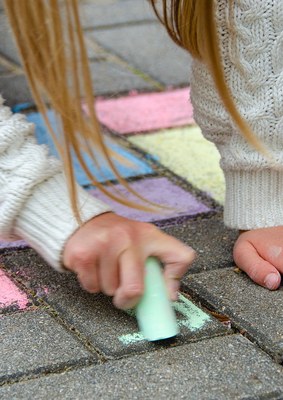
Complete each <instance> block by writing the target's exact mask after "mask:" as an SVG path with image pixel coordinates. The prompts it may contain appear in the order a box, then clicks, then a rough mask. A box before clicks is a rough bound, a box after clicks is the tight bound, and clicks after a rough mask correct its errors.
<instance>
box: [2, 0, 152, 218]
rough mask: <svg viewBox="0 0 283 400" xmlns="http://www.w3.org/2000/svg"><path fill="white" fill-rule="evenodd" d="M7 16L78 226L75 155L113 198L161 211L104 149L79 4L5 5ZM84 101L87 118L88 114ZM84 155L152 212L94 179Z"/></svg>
mask: <svg viewBox="0 0 283 400" xmlns="http://www.w3.org/2000/svg"><path fill="white" fill-rule="evenodd" d="M5 10H6V14H7V16H8V19H9V21H10V25H11V28H12V30H13V34H14V37H15V41H16V44H17V47H18V50H19V53H20V55H21V59H22V62H23V67H24V70H25V74H26V77H27V79H28V82H29V85H30V88H31V91H32V95H33V98H34V100H35V103H36V106H37V108H38V110H39V112H40V113H41V114H42V115H43V118H44V120H45V123H46V125H47V127H48V130H49V132H50V133H51V135H52V137H53V140H54V142H55V145H56V148H57V149H58V152H59V155H60V158H61V159H62V160H63V165H64V171H65V175H66V179H67V184H68V188H69V193H70V199H71V206H72V209H73V212H74V215H75V217H76V219H77V221H78V222H81V218H80V211H79V208H78V202H77V191H76V183H75V178H74V169H73V165H72V158H71V154H72V152H74V154H75V155H76V156H77V158H78V161H79V163H80V165H81V167H82V168H83V170H84V172H85V173H86V175H87V177H88V178H89V180H90V181H91V182H92V183H93V184H94V185H95V186H96V187H98V188H99V189H100V190H101V191H102V192H104V193H105V194H106V195H107V196H109V197H111V198H112V199H114V200H115V201H118V202H119V203H122V204H125V205H127V206H131V207H135V208H138V209H142V210H145V211H156V209H157V208H156V207H157V205H156V204H155V203H152V202H150V201H148V200H146V199H144V198H143V197H142V196H140V195H139V194H138V193H136V192H135V191H134V190H133V189H131V187H130V186H129V184H128V183H127V181H126V180H124V179H123V178H122V177H121V176H120V174H119V172H118V171H117V168H116V167H115V164H114V163H113V158H114V159H115V158H116V159H117V160H119V161H120V162H124V163H127V160H123V159H122V157H121V156H119V155H118V154H116V153H115V152H113V151H112V150H110V149H108V147H107V146H106V144H105V143H104V139H103V135H102V133H101V129H100V125H99V122H98V120H97V116H96V113H95V111H94V95H93V89H92V79H91V73H90V69H89V64H88V58H87V52H86V48H85V44H84V38H83V31H82V27H81V24H80V20H79V10H78V2H77V0H5ZM82 100H83V101H84V104H85V106H86V109H87V114H88V115H87V116H86V115H85V114H84V113H83V112H82ZM47 103H49V105H50V106H51V107H52V109H53V110H54V111H55V113H56V115H57V116H58V125H59V128H60V129H59V135H56V133H55V132H54V129H53V128H52V126H51V124H50V122H49V120H48V117H47V106H46V104H47ZM83 151H85V152H86V153H87V154H88V156H90V158H91V160H92V162H93V163H94V164H95V165H96V166H97V167H98V168H100V167H101V161H102V162H106V163H107V165H108V166H109V167H110V169H111V170H112V172H113V173H114V175H115V176H116V178H117V180H118V181H119V182H120V183H121V184H122V185H123V186H125V187H126V188H127V189H128V191H129V192H131V193H133V194H135V195H136V197H137V198H139V199H142V200H143V201H144V202H147V203H148V204H151V206H146V205H144V204H145V203H144V204H142V205H140V204H137V203H136V202H133V201H129V200H127V199H126V198H125V197H124V196H123V195H121V193H120V192H119V191H118V190H117V189H116V191H115V190H114V192H115V193H111V192H110V191H109V190H107V189H106V187H105V186H103V185H102V184H101V183H99V182H98V180H97V179H96V178H95V176H93V174H92V173H91V171H90V169H89V167H88V166H87V164H86V163H85V161H84V159H83V155H82V154H83ZM101 156H102V157H101ZM99 161H100V162H99ZM128 163H129V162H128ZM132 166H133V165H132ZM112 186H113V188H114V189H115V186H114V185H112Z"/></svg>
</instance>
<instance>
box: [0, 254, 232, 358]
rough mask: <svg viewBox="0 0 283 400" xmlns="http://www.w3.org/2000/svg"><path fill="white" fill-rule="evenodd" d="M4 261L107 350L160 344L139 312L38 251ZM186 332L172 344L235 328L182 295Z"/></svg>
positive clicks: (117, 351)
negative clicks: (89, 287) (89, 288)
mask: <svg viewBox="0 0 283 400" xmlns="http://www.w3.org/2000/svg"><path fill="white" fill-rule="evenodd" d="M1 263H2V264H3V265H5V267H6V268H8V269H10V270H11V271H12V272H13V273H14V274H16V275H17V278H18V279H20V280H21V282H22V283H23V284H24V285H25V286H26V287H28V288H30V289H32V290H33V291H34V292H35V293H36V294H37V296H40V297H41V298H42V299H44V300H45V301H46V302H47V303H48V304H50V305H51V306H52V307H53V308H54V309H55V310H56V312H57V313H58V314H59V315H60V316H61V317H62V318H63V319H64V320H65V321H67V323H68V324H69V325H71V326H74V327H75V328H76V329H77V330H78V331H80V332H81V333H82V334H83V336H84V337H85V338H86V340H88V341H89V342H90V343H91V344H92V345H93V346H94V347H96V348H98V349H99V350H100V351H101V352H102V353H104V354H105V355H106V356H108V357H110V358H112V357H119V356H122V355H126V354H132V353H135V352H144V351H150V350H155V349H157V348H159V347H160V344H159V343H158V344H156V343H155V344H153V343H149V342H147V341H145V340H144V339H143V337H142V336H141V335H140V333H139V331H138V326H137V321H136V318H135V317H134V315H132V314H130V315H128V314H127V313H125V312H123V311H120V310H117V309H116V308H115V307H114V306H113V305H112V302H111V299H110V298H108V297H106V296H104V295H101V294H98V295H93V294H89V293H87V292H85V291H83V290H82V289H81V288H80V287H79V284H78V282H77V280H76V278H75V277H74V275H72V274H58V273H57V272H55V271H53V270H52V269H51V268H50V267H48V266H47V265H46V263H45V262H44V261H43V260H42V259H41V258H40V257H39V256H38V255H37V254H36V253H35V252H34V251H33V250H22V251H20V252H18V253H17V256H16V257H15V255H14V254H13V253H9V252H7V253H6V254H2V255H1ZM174 307H175V310H176V312H177V318H178V323H179V326H180V330H181V334H180V335H179V336H178V337H177V338H176V340H173V341H172V343H171V342H170V343H171V344H172V345H179V344H182V343H186V342H191V341H197V340H201V339H204V338H208V337H213V336H217V335H223V334H228V333H231V332H230V331H229V330H227V328H226V327H225V326H223V325H222V324H220V323H219V322H218V321H217V320H216V319H214V318H213V317H212V316H210V315H208V314H206V313H205V312H203V311H202V310H201V309H199V308H198V307H196V306H195V305H194V304H193V303H191V302H190V301H189V300H188V299H187V298H185V297H183V298H181V299H180V301H179V302H178V303H177V304H175V305H174Z"/></svg>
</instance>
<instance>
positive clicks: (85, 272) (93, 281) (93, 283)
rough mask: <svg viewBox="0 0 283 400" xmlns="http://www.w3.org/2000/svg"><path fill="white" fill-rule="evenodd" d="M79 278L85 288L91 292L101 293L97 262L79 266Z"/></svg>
mask: <svg viewBox="0 0 283 400" xmlns="http://www.w3.org/2000/svg"><path fill="white" fill-rule="evenodd" d="M77 277H78V280H79V282H80V284H81V286H82V288H83V289H84V290H86V291H87V292H89V293H99V292H100V285H99V278H98V272H97V267H96V265H95V264H92V265H89V266H88V267H85V266H84V267H83V268H79V269H78V272H77Z"/></svg>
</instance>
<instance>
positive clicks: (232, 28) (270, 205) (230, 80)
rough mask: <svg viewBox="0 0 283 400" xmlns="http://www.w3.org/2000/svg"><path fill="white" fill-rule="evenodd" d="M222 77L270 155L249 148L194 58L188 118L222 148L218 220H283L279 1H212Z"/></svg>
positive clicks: (282, 13) (237, 224) (243, 225)
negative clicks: (221, 198)
mask: <svg viewBox="0 0 283 400" xmlns="http://www.w3.org/2000/svg"><path fill="white" fill-rule="evenodd" d="M216 3H217V9H216V21H217V25H218V37H219V41H220V47H221V57H222V62H223V66H224V73H225V79H226V82H227V84H228V87H229V88H230V90H231V93H232V96H233V98H234V101H235V103H236V106H237V108H238V110H239V111H240V113H241V115H242V116H243V117H244V118H245V119H246V120H247V121H248V123H249V124H250V126H251V128H252V130H253V131H254V133H255V134H256V135H257V136H258V138H259V139H260V140H261V141H262V142H263V143H264V144H265V146H266V147H268V148H269V149H270V150H271V152H272V153H273V156H274V158H275V160H276V163H275V164H276V165H275V166H273V167H272V166H271V165H270V163H268V162H267V160H266V159H265V158H264V157H263V156H262V155H261V154H258V153H257V152H256V151H255V150H254V149H253V148H251V147H250V146H249V145H248V144H247V142H246V141H245V139H243V137H242V136H241V134H240V132H239V130H238V129H237V128H236V127H235V125H234V124H233V122H232V121H231V119H230V117H229V115H228V114H227V112H226V111H225V109H224V107H223V105H222V103H221V101H220V99H219V96H218V94H217V91H216V89H215V86H214V83H213V80H212V78H211V75H210V73H209V71H208V70H207V68H206V67H205V66H204V65H203V64H202V63H201V62H198V61H194V65H193V71H192V81H191V86H192V88H191V96H192V102H193V105H194V111H195V119H196V121H197V123H198V124H199V125H200V127H201V129H202V132H203V134H204V136H205V137H206V138H207V139H208V140H211V141H212V142H214V143H215V144H216V146H217V148H218V150H219V152H220V154H221V167H222V169H223V171H224V175H225V180H226V200H225V207H224V221H225V223H226V224H227V225H228V226H230V227H233V228H238V229H255V228H261V227H269V226H276V225H283V56H282V55H283V2H282V0H271V1H261V0H234V1H233V2H229V1H226V0H217V2H216Z"/></svg>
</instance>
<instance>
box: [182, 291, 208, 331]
mask: <svg viewBox="0 0 283 400" xmlns="http://www.w3.org/2000/svg"><path fill="white" fill-rule="evenodd" d="M174 308H175V310H176V311H178V312H179V313H180V314H182V315H183V316H184V317H186V319H182V320H178V324H179V326H180V325H183V326H185V327H186V328H188V329H189V330H191V331H193V332H194V331H196V330H199V329H201V328H202V327H203V326H204V325H205V323H206V322H207V321H210V320H211V318H210V316H209V315H208V314H206V313H205V312H203V311H202V310H201V309H200V308H199V307H197V306H196V305H195V304H194V303H192V302H191V301H190V300H188V299H187V298H186V297H185V296H183V295H182V294H180V295H179V301H176V302H175V303H174Z"/></svg>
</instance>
